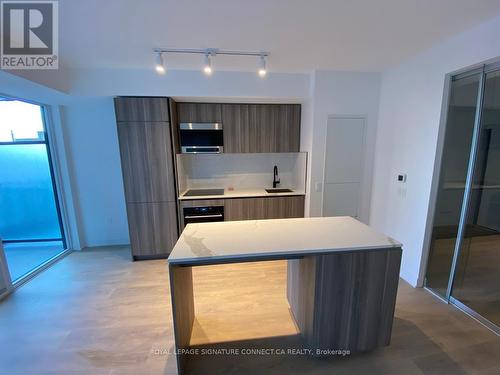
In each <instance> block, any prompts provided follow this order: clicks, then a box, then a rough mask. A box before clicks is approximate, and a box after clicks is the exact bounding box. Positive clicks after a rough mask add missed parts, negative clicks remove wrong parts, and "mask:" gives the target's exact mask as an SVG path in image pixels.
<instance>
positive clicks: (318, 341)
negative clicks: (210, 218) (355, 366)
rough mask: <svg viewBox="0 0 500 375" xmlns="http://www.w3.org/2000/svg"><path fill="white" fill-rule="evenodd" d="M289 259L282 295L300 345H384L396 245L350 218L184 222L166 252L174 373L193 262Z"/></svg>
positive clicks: (354, 348)
mask: <svg viewBox="0 0 500 375" xmlns="http://www.w3.org/2000/svg"><path fill="white" fill-rule="evenodd" d="M278 259H286V260H288V261H289V262H288V274H287V297H288V301H289V304H290V308H291V311H292V313H293V316H294V318H295V321H296V323H297V326H298V328H299V329H300V331H301V333H302V335H303V338H304V346H305V347H308V348H310V349H313V350H315V351H316V352H318V353H320V352H321V351H328V350H349V351H350V352H351V353H354V352H360V351H368V350H372V349H374V348H376V347H379V346H384V345H388V344H389V342H390V337H391V330H392V321H393V316H394V308H395V302H396V293H397V286H398V280H399V267H400V261H401V244H400V243H398V242H397V241H394V240H393V239H391V238H389V237H387V236H385V235H383V234H380V233H377V232H376V231H374V230H373V229H372V228H370V227H368V226H367V225H365V224H363V223H361V222H359V221H357V220H355V219H353V218H351V217H325V218H300V219H273V220H248V221H233V222H214V223H202V224H189V225H187V226H186V228H185V229H184V231H183V232H182V235H181V236H180V238H179V240H178V242H177V244H176V245H175V247H174V249H173V250H172V253H171V254H170V256H169V258H168V262H169V272H170V289H171V296H172V311H173V319H174V336H175V345H176V349H177V351H176V355H177V361H178V369H179V373H182V372H183V369H184V367H185V362H186V361H187V360H188V358H189V356H187V355H185V354H184V353H186V352H187V349H189V345H190V338H191V331H192V326H193V320H194V314H195V312H194V297H193V284H192V272H191V268H192V267H195V266H201V265H211V264H212V265H215V264H223V263H241V262H255V261H265V260H278Z"/></svg>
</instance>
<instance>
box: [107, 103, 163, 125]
mask: <svg viewBox="0 0 500 375" xmlns="http://www.w3.org/2000/svg"><path fill="white" fill-rule="evenodd" d="M115 114H116V121H166V122H169V121H170V118H169V109H168V98H156V97H120V98H115Z"/></svg>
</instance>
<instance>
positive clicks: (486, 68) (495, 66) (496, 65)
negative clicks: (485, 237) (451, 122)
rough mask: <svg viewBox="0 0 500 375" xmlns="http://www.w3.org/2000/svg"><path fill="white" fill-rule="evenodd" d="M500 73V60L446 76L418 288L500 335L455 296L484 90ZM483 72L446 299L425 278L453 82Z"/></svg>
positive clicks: (499, 330) (489, 323)
mask: <svg viewBox="0 0 500 375" xmlns="http://www.w3.org/2000/svg"><path fill="white" fill-rule="evenodd" d="M497 70H500V61H496V62H493V63H490V64H480V65H476V66H473V67H469V68H466V69H461V70H460V71H457V72H454V73H450V74H447V75H446V77H445V85H444V95H443V104H442V107H441V118H440V126H439V133H438V142H437V152H436V158H435V162H434V172H433V177H432V186H431V195H430V200H429V208H428V214H427V223H426V230H425V237H424V249H425V253H424V254H423V256H422V261H421V262H422V263H421V264H422V265H425V266H424V267H420V274H419V280H418V286H423V287H424V288H425V289H426V290H428V291H429V292H430V293H432V294H433V295H434V296H436V297H437V298H439V299H441V300H442V301H444V302H446V303H448V304H453V305H455V306H456V307H458V308H459V309H461V310H463V311H464V312H465V313H467V314H468V315H470V316H472V317H473V318H474V319H476V320H477V321H479V322H480V323H481V324H483V325H484V326H486V327H487V328H489V329H490V330H492V331H493V332H495V333H496V334H498V335H500V327H498V326H497V325H495V324H493V323H492V322H490V321H489V320H487V319H486V318H484V317H483V316H482V315H480V314H478V313H477V312H476V311H474V310H472V309H471V308H469V307H468V306H466V305H464V304H463V303H462V302H460V301H459V300H457V299H456V298H454V297H453V296H452V295H451V294H452V290H453V284H454V281H455V275H456V270H457V266H458V262H459V259H460V252H461V248H462V242H463V237H464V233H465V225H466V220H467V214H468V209H469V198H470V194H471V190H472V183H473V178H474V168H475V164H476V158H477V149H478V143H479V135H480V132H481V122H482V121H481V120H482V112H483V100H484V91H485V81H486V74H487V73H490V72H493V71H497ZM478 73H480V74H481V75H480V81H479V87H478V96H477V102H476V113H475V117H474V130H473V136H472V143H471V150H470V157H469V164H468V167H467V178H466V183H465V190H464V196H463V200H462V207H461V211H460V221H459V226H458V233H457V240H456V242H455V247H454V252H453V258H452V263H451V269H450V275H449V279H448V285H447V290H446V295H445V298H443V297H442V296H440V295H438V294H437V293H435V292H434V291H432V289H430V288H428V287H426V286H425V285H424V279H425V275H426V273H427V269H428V266H429V264H428V262H429V252H430V247H431V235H432V230H433V224H434V215H435V208H436V202H437V193H438V189H439V183H440V175H441V162H442V156H443V149H444V141H445V139H444V138H445V130H446V123H447V117H448V107H449V101H450V96H451V82H452V80H454V79H460V78H464V77H467V76H470V75H475V74H478Z"/></svg>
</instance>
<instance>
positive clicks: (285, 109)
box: [222, 104, 300, 152]
mask: <svg viewBox="0 0 500 375" xmlns="http://www.w3.org/2000/svg"><path fill="white" fill-rule="evenodd" d="M222 118H223V126H224V151H225V152H298V151H299V149H300V105H298V104H297V105H295V104H293V105H289V104H224V105H223V106H222Z"/></svg>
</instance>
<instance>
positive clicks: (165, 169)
mask: <svg viewBox="0 0 500 375" xmlns="http://www.w3.org/2000/svg"><path fill="white" fill-rule="evenodd" d="M174 105H175V103H174V102H173V101H171V99H169V98H161V97H117V98H115V114H116V123H117V129H118V140H119V145H120V157H121V165H122V174H123V185H124V190H125V201H126V206H127V217H128V227H129V234H130V244H131V249H132V257H133V259H135V260H139V259H154V258H165V257H167V256H168V254H169V253H170V251H171V250H172V248H173V246H174V245H175V242H176V241H177V238H178V229H177V204H176V197H177V194H176V184H175V172H174V171H175V167H174V156H175V155H174V152H173V146H172V140H173V139H174V140H175V138H176V135H175V134H174V132H173V127H172V121H171V118H172V116H171V113H172V112H173V106H174Z"/></svg>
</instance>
